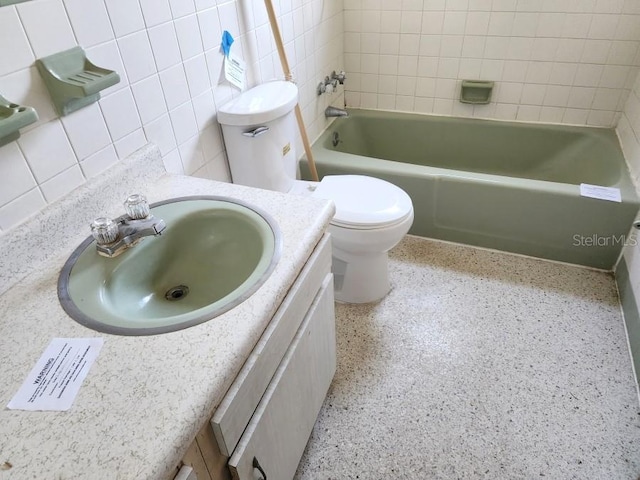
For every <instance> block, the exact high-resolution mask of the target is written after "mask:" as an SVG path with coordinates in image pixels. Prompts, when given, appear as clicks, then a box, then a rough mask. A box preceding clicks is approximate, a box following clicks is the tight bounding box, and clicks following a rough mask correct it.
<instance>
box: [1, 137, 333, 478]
mask: <svg viewBox="0 0 640 480" xmlns="http://www.w3.org/2000/svg"><path fill="white" fill-rule="evenodd" d="M141 155H142V156H143V157H144V158H143V161H144V162H147V163H149V162H150V163H149V165H151V166H150V168H149V169H148V171H147V172H146V173H144V174H140V177H139V178H136V177H135V175H133V176H132V175H128V176H127V178H126V180H122V181H119V180H117V179H118V175H119V174H127V173H131V172H139V171H140V169H139V168H135V166H134V165H133V164H131V163H130V162H129V163H127V162H124V163H123V165H118V166H117V167H115V170H116V171H115V173H114V172H113V171H112V172H110V173H109V175H110V177H109V176H107V177H108V178H102V179H100V180H99V181H90V182H88V184H87V185H86V186H83V187H81V188H80V189H79V191H78V192H76V191H74V192H72V194H70V196H69V197H67V198H65V199H64V200H63V201H61V202H56V204H54V205H52V206H51V208H47V209H46V210H45V211H44V212H43V213H41V214H39V215H38V216H37V217H36V218H33V219H31V220H29V221H28V222H27V223H29V225H26V226H21V227H20V228H18V229H17V231H16V232H12V231H10V232H8V233H5V234H4V235H2V236H0V249H1V250H0V252H1V253H0V261H1V265H0V267H1V268H0V269H1V270H2V271H3V273H1V274H0V280H1V282H0V291H3V290H5V291H4V293H2V294H0V312H2V314H1V318H0V355H1V359H2V361H1V363H0V378H2V382H1V383H0V403H1V404H2V410H0V480H9V479H10V480H22V479H38V480H48V479H51V480H54V479H55V480H71V479H78V480H79V479H83V480H86V479H91V480H100V479H109V480H112V479H117V480H128V479H131V480H134V479H135V480H142V479H149V480H163V479H169V478H171V476H172V474H173V473H175V467H176V466H177V465H178V463H179V461H180V459H181V458H182V455H183V454H184V452H185V450H186V449H187V447H188V446H189V444H190V443H191V441H192V440H193V438H194V437H195V435H196V433H197V432H198V430H199V429H200V428H201V427H202V426H203V425H204V424H205V422H207V421H208V420H209V419H210V417H211V415H212V413H213V411H214V410H215V407H216V406H217V405H218V404H219V402H220V401H221V399H222V397H223V395H224V394H225V392H226V390H227V389H228V387H229V386H230V384H231V382H232V381H233V379H234V378H235V376H236V375H237V373H238V372H239V370H240V368H241V367H242V364H243V363H244V361H245V359H246V358H247V357H248V355H249V353H250V352H251V350H252V348H253V346H254V345H255V343H256V342H257V341H258V339H259V338H260V336H261V334H262V332H263V330H264V329H265V328H266V326H267V324H268V323H269V321H270V319H271V317H272V316H273V314H274V313H275V311H276V309H277V308H278V306H279V305H280V303H281V302H282V300H283V298H284V297H285V295H286V294H287V291H288V289H289V287H290V286H291V284H292V283H293V281H294V280H295V278H296V277H297V275H298V273H299V272H300V270H301V269H302V267H303V265H304V263H305V261H306V260H307V258H308V257H309V255H310V253H311V252H312V250H313V248H314V247H315V245H316V243H317V242H318V241H319V239H320V238H321V236H322V235H323V233H324V230H325V229H326V227H327V225H328V222H329V220H330V218H331V216H332V215H333V212H334V209H333V205H332V204H331V203H330V202H327V201H324V200H319V199H314V198H310V197H297V196H296V197H294V196H291V195H286V194H281V193H277V192H270V191H265V190H259V189H252V188H247V187H242V186H238V185H232V184H228V183H221V182H213V181H209V180H203V179H198V178H193V177H185V176H177V175H169V174H166V173H163V171H162V169H161V167H158V163H157V162H158V158H159V155H158V153H157V150H156V149H155V148H153V147H147V149H146V150H145V151H143V152H142V153H141ZM150 157H154V159H152V160H149V158H150ZM156 157H157V158H156ZM127 169H129V170H127ZM112 170H113V169H112ZM143 177H144V178H143ZM105 182H106V183H105ZM131 189H133V190H131ZM125 191H126V192H125ZM134 192H136V193H143V194H145V195H147V197H148V199H149V201H150V202H157V201H160V200H164V199H169V198H176V197H184V196H193V195H220V196H229V197H233V198H236V199H240V200H243V201H245V202H247V203H249V204H252V205H255V206H257V207H259V208H261V209H263V210H264V211H266V212H268V213H269V214H270V215H271V216H272V217H273V218H275V220H276V221H277V223H278V225H279V227H280V230H281V233H282V237H283V250H282V256H281V258H280V260H279V262H278V264H277V266H276V268H275V270H274V272H273V273H272V274H271V276H270V277H269V278H268V280H267V281H266V282H265V283H264V284H263V285H262V286H261V287H260V289H259V290H258V291H257V292H256V293H254V294H253V295H252V296H251V297H250V298H249V299H248V300H246V301H245V302H243V303H241V304H240V305H238V306H237V307H235V308H233V309H232V310H230V311H228V312H226V313H224V314H223V315H221V316H219V317H217V318H215V319H214V320H211V321H209V322H205V323H203V324H200V325H197V326H194V327H191V328H187V329H185V330H180V331H177V332H173V333H167V334H162V335H154V336H143V337H125V336H116V335H109V334H103V333H100V332H96V331H93V330H90V329H88V328H85V327H83V326H81V325H80V324H78V323H76V322H75V321H73V320H72V319H71V318H70V317H69V316H67V314H66V313H65V312H64V311H63V309H62V307H61V306H60V304H59V303H58V298H57V291H56V285H57V279H58V274H59V272H60V268H61V267H62V265H63V264H64V262H65V260H66V259H67V258H68V256H69V255H70V254H71V252H72V251H73V250H74V248H75V247H76V246H77V245H78V244H79V243H80V242H81V241H82V240H83V239H84V238H86V236H87V235H88V227H87V225H88V222H89V221H90V220H91V219H92V218H93V217H95V216H100V215H105V216H112V217H115V216H117V215H119V214H121V213H122V203H121V202H122V200H123V199H124V198H125V197H126V195H128V194H130V193H134ZM74 195H76V197H74ZM123 195H124V196H123ZM74 202H75V203H74ZM58 204H61V205H58ZM74 205H77V208H75V207H74ZM80 205H82V206H80ZM98 205H101V206H104V208H106V211H90V210H92V209H95V208H98V207H97V206H98ZM70 206H71V210H69V207H70ZM60 208H62V209H63V210H64V209H65V208H66V210H64V213H60ZM101 208H102V207H101ZM69 215H71V216H72V217H73V220H72V221H66V222H63V219H64V218H68V216H69ZM65 216H66V217H65ZM77 217H82V218H80V219H78V218H77ZM52 219H53V220H52ZM47 238H49V239H50V240H47V241H46V242H44V239H47ZM151 241H153V239H151ZM2 275H4V277H2ZM1 287H4V288H1ZM55 337H63V338H80V337H82V338H86V337H102V338H104V346H103V347H102V350H101V352H100V354H99V356H98V358H97V360H96V362H95V363H94V365H93V366H92V367H91V370H90V371H89V374H88V376H87V378H86V379H85V381H84V383H83V385H82V387H81V389H80V392H79V394H78V396H77V397H76V399H75V402H74V404H73V406H72V407H71V409H70V410H69V411H67V412H28V411H20V410H9V409H7V408H6V405H7V403H8V402H9V400H10V399H11V398H12V397H13V395H14V394H15V393H16V392H17V390H18V388H19V387H20V385H21V384H22V382H23V381H24V379H25V378H26V376H27V374H28V373H29V371H30V370H31V368H32V367H33V366H34V365H35V363H36V361H37V360H38V358H40V356H41V354H42V353H43V352H44V350H45V348H46V347H47V345H48V344H49V342H50V341H51V339H52V338H55ZM5 462H6V463H5ZM3 463H4V465H5V468H6V467H8V465H9V464H10V465H11V468H8V469H5V470H3V468H2V465H3Z"/></svg>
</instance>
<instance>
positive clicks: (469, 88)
mask: <svg viewBox="0 0 640 480" xmlns="http://www.w3.org/2000/svg"><path fill="white" fill-rule="evenodd" d="M492 92H493V82H490V81H487V80H463V81H462V86H461V87H460V101H461V102H462V103H472V104H474V105H486V104H488V103H489V102H491V93H492Z"/></svg>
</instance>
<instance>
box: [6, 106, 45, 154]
mask: <svg viewBox="0 0 640 480" xmlns="http://www.w3.org/2000/svg"><path fill="white" fill-rule="evenodd" d="M37 121H38V114H37V113H36V111H35V109H34V108H33V107H25V106H23V105H18V104H17V103H13V102H10V101H9V100H7V99H6V98H4V97H3V96H2V95H0V147H1V146H3V145H6V144H7V143H9V142H13V141H14V140H17V139H18V138H20V129H21V128H22V127H26V126H27V125H30V124H32V123H35V122H37Z"/></svg>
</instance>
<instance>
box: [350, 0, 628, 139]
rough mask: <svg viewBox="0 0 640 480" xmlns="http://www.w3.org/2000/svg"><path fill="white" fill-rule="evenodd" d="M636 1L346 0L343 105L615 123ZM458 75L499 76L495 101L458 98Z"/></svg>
mask: <svg viewBox="0 0 640 480" xmlns="http://www.w3.org/2000/svg"><path fill="white" fill-rule="evenodd" d="M639 4H640V2H638V0H573V1H552V0H546V1H542V0H424V1H423V0H416V1H402V2H400V1H398V2H381V1H370V0H344V8H345V11H344V27H345V67H346V70H347V72H348V73H349V74H350V75H349V79H348V82H347V85H346V90H347V92H346V100H347V104H349V105H351V106H355V107H363V108H380V109H392V110H405V111H417V112H426V113H440V114H446V115H452V114H454V115H467V116H478V117H486V118H499V119H506V120H511V119H518V120H530V121H545V122H557V123H574V124H589V125H598V126H615V125H616V124H617V122H618V119H619V118H620V115H621V112H622V109H623V107H624V104H625V101H626V99H627V96H628V94H629V91H630V89H631V87H632V85H633V82H634V80H635V78H636V76H637V71H638V66H639V65H640V52H639V49H638V47H639V45H640V15H639V12H640V8H639V7H638V5H639ZM416 66H417V67H416ZM462 79H482V80H493V81H495V82H496V87H495V91H494V95H493V102H492V104H490V105H487V106H475V107H472V106H468V105H463V104H460V103H459V102H458V97H459V88H460V83H461V80H462Z"/></svg>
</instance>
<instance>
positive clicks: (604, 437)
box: [296, 237, 640, 480]
mask: <svg viewBox="0 0 640 480" xmlns="http://www.w3.org/2000/svg"><path fill="white" fill-rule="evenodd" d="M390 259H391V264H390V271H391V278H392V284H393V290H392V291H391V293H390V294H389V295H388V296H387V297H386V298H385V299H384V300H383V301H381V302H380V303H378V304H371V305H337V306H336V322H337V336H338V370H337V373H336V376H335V378H334V381H333V384H332V386H331V389H330V391H329V394H328V397H327V399H326V401H325V403H324V406H323V408H322V411H321V412H320V416H319V418H318V421H317V423H316V426H315V428H314V431H313V433H312V435H311V439H310V441H309V444H308V446H307V449H306V451H305V454H304V456H303V458H302V460H301V463H300V466H299V469H298V472H297V475H296V479H298V480H303V479H305V480H306V479H314V480H315V479H351V478H360V479H364V480H369V479H371V480H374V479H391V478H400V479H403V480H406V479H446V480H453V479H465V480H468V479H505V480H515V479H539V478H548V479H553V480H564V479H581V480H587V479H588V480H599V479H602V480H614V479H620V480H623V479H624V480H636V479H637V478H638V477H639V475H640V407H639V404H638V396H637V390H636V387H635V383H634V380H633V373H632V369H631V362H630V359H629V354H628V351H627V344H626V337H625V333H624V327H623V322H622V318H621V314H620V309H619V306H618V298H617V294H616V289H615V284H614V281H613V278H612V276H610V275H607V274H605V273H601V272H595V271H591V270H587V269H582V268H577V267H571V266H567V265H561V264H557V263H551V262H545V261H539V260H534V259H529V258H523V257H518V256H513V255H507V254H501V253H496V252H489V251H484V250H478V249H473V248H469V247H463V246H457V245H451V244H445V243H441V242H434V241H430V240H426V239H421V238H417V237H406V238H405V240H403V241H402V242H401V243H400V245H399V246H398V247H396V248H395V249H394V250H393V251H392V252H391V255H390Z"/></svg>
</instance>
